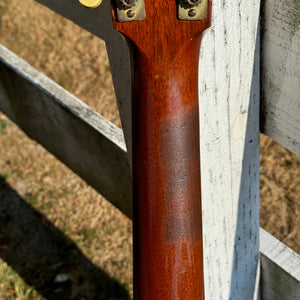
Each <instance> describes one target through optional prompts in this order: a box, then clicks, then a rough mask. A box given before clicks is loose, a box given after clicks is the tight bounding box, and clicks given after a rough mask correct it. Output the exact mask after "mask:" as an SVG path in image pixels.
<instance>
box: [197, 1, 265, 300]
mask: <svg viewBox="0 0 300 300" xmlns="http://www.w3.org/2000/svg"><path fill="white" fill-rule="evenodd" d="M259 9H260V1H259V0H248V1H241V0H238V1H230V0H224V1H214V4H213V24H212V27H211V29H210V30H208V32H207V33H206V34H205V36H204V39H203V44H202V49H201V59H200V78H199V90H200V120H201V121H200V123H201V124H200V143H201V171H202V179H201V180H202V195H203V196H202V197H203V198H202V201H203V216H204V220H203V221H204V224H203V230H204V258H205V262H204V264H205V293H206V300H216V299H237V300H250V299H254V298H256V297H257V295H256V293H257V284H258V274H257V270H258V269H259V268H258V263H259V100H260V87H259V34H258V29H259V27H258V25H259Z"/></svg>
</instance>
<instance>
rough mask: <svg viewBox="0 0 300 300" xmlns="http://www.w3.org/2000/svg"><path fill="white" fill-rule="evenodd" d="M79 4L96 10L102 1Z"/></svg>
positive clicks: (92, 0) (86, 0)
mask: <svg viewBox="0 0 300 300" xmlns="http://www.w3.org/2000/svg"><path fill="white" fill-rule="evenodd" d="M79 2H80V3H81V4H82V5H84V6H86V7H89V8H96V7H98V6H99V5H100V4H101V2H102V0H79Z"/></svg>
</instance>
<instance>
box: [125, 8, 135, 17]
mask: <svg viewBox="0 0 300 300" xmlns="http://www.w3.org/2000/svg"><path fill="white" fill-rule="evenodd" d="M126 15H127V17H128V18H130V19H131V18H133V17H134V16H135V12H134V10H132V9H130V10H129V11H128V12H127V14H126Z"/></svg>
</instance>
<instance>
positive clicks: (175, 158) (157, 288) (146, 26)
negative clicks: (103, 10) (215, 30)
mask: <svg viewBox="0 0 300 300" xmlns="http://www.w3.org/2000/svg"><path fill="white" fill-rule="evenodd" d="M145 8H146V19H145V20H144V21H137V22H128V23H118V22H117V21H116V20H115V19H114V26H115V28H116V29H117V30H119V31H120V32H122V33H123V34H125V35H126V36H127V37H128V38H129V39H130V40H131V42H132V44H133V53H134V55H133V56H134V57H133V59H134V61H133V71H134V72H133V76H134V78H133V83H134V87H133V92H134V93H133V94H134V96H133V99H132V115H133V120H132V146H133V189H134V191H133V195H134V199H133V201H134V204H133V207H134V217H133V228H134V299H135V300H137V299H139V300H148V299H149V300H175V299H180V300H183V299H186V300H197V299H204V285H203V249H202V248H203V247H202V216H201V192H200V190H201V189H200V157H199V153H200V150H199V111H198V57H199V49H200V41H201V36H202V31H203V30H204V29H206V28H207V27H209V25H210V13H211V9H210V10H209V17H208V18H207V19H206V20H205V21H179V20H177V18H176V16H177V13H176V2H175V1H162V0H153V1H149V2H148V1H146V0H145ZM210 8H211V3H210Z"/></svg>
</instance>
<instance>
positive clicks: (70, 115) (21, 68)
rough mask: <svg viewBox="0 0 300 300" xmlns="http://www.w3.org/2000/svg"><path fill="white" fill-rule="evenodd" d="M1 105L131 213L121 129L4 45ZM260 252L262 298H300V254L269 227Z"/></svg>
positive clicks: (31, 134) (1, 48)
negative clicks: (270, 232) (287, 245)
mask: <svg viewBox="0 0 300 300" xmlns="http://www.w3.org/2000/svg"><path fill="white" fill-rule="evenodd" d="M16 87H18V88H16ZM0 110H2V111H3V112H4V113H5V114H6V115H7V116H8V117H9V118H10V119H11V120H13V121H14V122H15V123H16V124H18V125H19V126H20V127H21V129H22V130H23V131H24V132H25V133H27V134H28V136H29V137H31V138H32V139H34V140H36V141H37V142H38V143H40V144H41V145H43V146H44V147H45V148H46V149H48V150H49V151H50V152H52V153H53V154H54V155H55V156H56V157H57V158H59V159H60V160H61V161H62V162H64V163H65V164H66V165H67V166H69V167H70V168H71V169H72V170H73V171H74V172H75V173H77V174H78V175H80V176H81V177H82V178H83V179H84V180H86V181H87V182H88V183H89V184H91V185H92V186H93V187H95V188H96V189H97V190H98V191H99V192H101V194H103V195H104V196H105V197H106V198H107V199H108V200H109V201H110V202H111V203H112V204H114V205H115V206H116V207H118V208H119V209H120V210H121V211H122V212H123V213H124V214H126V215H127V216H128V217H130V218H131V216H132V213H131V211H132V208H131V176H130V168H129V165H128V158H127V155H126V149H125V143H124V138H123V135H122V132H121V130H120V129H119V128H117V127H116V126H114V125H113V124H111V123H110V122H109V121H107V120H105V119H104V118H103V117H102V116H101V115H99V114H97V113H95V112H94V111H93V110H92V109H91V108H89V107H88V106H86V105H85V104H84V103H82V102H81V101H80V100H78V99H77V98H76V97H74V96H72V95H71V94H70V93H69V92H67V91H66V90H64V89H63V88H62V87H60V86H58V85H57V84H56V83H54V82H53V81H52V80H50V79H49V78H47V77H46V76H44V75H42V74H41V73H39V72H38V71H36V70H35V69H34V68H33V67H31V66H30V65H28V64H27V63H26V62H24V61H23V60H22V59H20V58H19V57H18V56H16V55H15V54H13V53H12V52H11V51H9V50H8V49H6V48H5V47H4V46H1V45H0ZM50 137H51V139H50ZM116 186H118V188H117V189H116ZM260 252H261V271H262V272H261V273H262V274H261V292H262V299H265V300H277V299H278V300H279V299H288V300H289V299H299V297H300V256H299V255H298V254H296V253H295V252H293V251H292V250H291V249H289V248H288V247H286V246H284V245H283V244H282V243H280V242H279V241H278V240H277V239H275V238H274V237H273V236H271V235H270V234H268V233H267V232H265V231H264V230H263V229H260ZM287 295H288V296H287Z"/></svg>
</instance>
